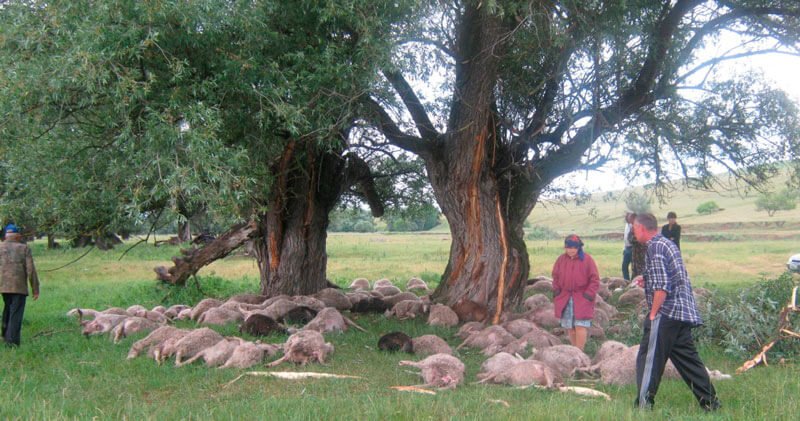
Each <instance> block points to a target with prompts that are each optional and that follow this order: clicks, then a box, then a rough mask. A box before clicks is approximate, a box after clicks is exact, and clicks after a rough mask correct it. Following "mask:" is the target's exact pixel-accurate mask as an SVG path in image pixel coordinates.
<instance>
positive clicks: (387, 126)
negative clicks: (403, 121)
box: [364, 98, 430, 155]
mask: <svg viewBox="0 0 800 421" xmlns="http://www.w3.org/2000/svg"><path fill="white" fill-rule="evenodd" d="M364 102H365V104H366V105H367V107H368V108H369V109H370V111H372V113H373V115H374V117H375V118H376V119H377V121H375V123H376V125H377V129H378V130H380V131H381V133H383V135H384V136H386V138H387V139H388V140H389V142H391V143H392V144H393V145H395V146H397V147H399V148H402V149H405V150H407V151H409V152H412V153H415V154H417V155H424V154H427V153H429V152H430V146H429V144H428V143H427V142H424V141H423V140H422V139H420V138H419V137H416V136H410V135H407V134H405V133H404V132H403V131H402V130H400V128H399V127H397V123H395V122H394V120H393V119H392V117H391V116H390V115H389V113H387V112H386V110H385V109H384V108H383V107H382V106H381V105H380V104H378V102H377V101H375V100H374V99H372V98H366V99H365V100H364Z"/></svg>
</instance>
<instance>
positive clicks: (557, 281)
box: [551, 256, 561, 298]
mask: <svg viewBox="0 0 800 421" xmlns="http://www.w3.org/2000/svg"><path fill="white" fill-rule="evenodd" d="M560 260H561V256H559V257H558V258H557V259H556V262H555V263H554V264H553V272H552V273H551V275H552V276H553V298H555V297H558V294H560V293H561V273H560V271H559V267H558V262H559V261H560Z"/></svg>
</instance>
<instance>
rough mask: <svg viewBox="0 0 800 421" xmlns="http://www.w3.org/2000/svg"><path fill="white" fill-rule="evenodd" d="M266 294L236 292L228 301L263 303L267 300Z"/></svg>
mask: <svg viewBox="0 0 800 421" xmlns="http://www.w3.org/2000/svg"><path fill="white" fill-rule="evenodd" d="M266 299H267V296H266V295H259V294H236V295H234V296H232V297H231V298H228V301H234V302H237V303H244V304H261V303H263V302H264V301H266Z"/></svg>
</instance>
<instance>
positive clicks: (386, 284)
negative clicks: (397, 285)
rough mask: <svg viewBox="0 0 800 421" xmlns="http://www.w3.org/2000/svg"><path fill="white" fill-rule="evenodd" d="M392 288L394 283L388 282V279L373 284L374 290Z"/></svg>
mask: <svg viewBox="0 0 800 421" xmlns="http://www.w3.org/2000/svg"><path fill="white" fill-rule="evenodd" d="M391 286H394V284H393V283H392V281H390V280H388V279H386V278H383V279H378V280H377V281H375V283H374V284H372V289H376V288H380V287H391Z"/></svg>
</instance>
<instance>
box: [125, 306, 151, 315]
mask: <svg viewBox="0 0 800 421" xmlns="http://www.w3.org/2000/svg"><path fill="white" fill-rule="evenodd" d="M125 311H126V312H127V313H128V314H129V315H131V316H136V313H140V312H145V311H147V308H146V307H145V306H143V305H139V304H134V305H132V306H130V307H128V308H126V309H125Z"/></svg>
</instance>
